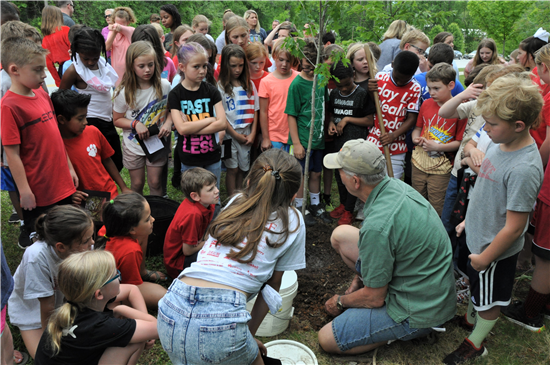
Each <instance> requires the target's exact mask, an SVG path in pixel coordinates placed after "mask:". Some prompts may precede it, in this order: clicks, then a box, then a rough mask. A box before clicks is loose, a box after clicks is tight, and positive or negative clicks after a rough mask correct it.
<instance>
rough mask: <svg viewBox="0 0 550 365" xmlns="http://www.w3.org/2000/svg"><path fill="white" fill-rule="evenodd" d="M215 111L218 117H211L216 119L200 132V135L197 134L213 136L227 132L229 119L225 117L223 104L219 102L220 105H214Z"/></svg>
mask: <svg viewBox="0 0 550 365" xmlns="http://www.w3.org/2000/svg"><path fill="white" fill-rule="evenodd" d="M214 109H215V110H216V117H211V118H213V119H214V120H213V121H212V123H211V124H209V125H208V126H206V127H204V128H202V129H201V130H200V131H199V133H196V134H212V133H216V132H221V131H225V126H226V124H227V118H226V117H225V109H224V108H223V104H222V102H221V101H218V103H217V104H216V105H214ZM207 119H210V118H207Z"/></svg>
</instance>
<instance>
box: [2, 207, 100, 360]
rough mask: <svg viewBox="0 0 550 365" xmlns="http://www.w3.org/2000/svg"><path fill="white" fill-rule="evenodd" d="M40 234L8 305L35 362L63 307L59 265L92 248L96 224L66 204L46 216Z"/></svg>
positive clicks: (26, 257)
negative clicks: (52, 321)
mask: <svg viewBox="0 0 550 365" xmlns="http://www.w3.org/2000/svg"><path fill="white" fill-rule="evenodd" d="M36 231H37V232H38V241H36V242H35V243H34V244H33V245H32V246H31V247H29V248H28V249H27V250H26V251H25V253H24V254H23V259H22V260H21V263H20V264H19V266H18V267H17V271H16V272H15V275H14V280H15V286H14V290H13V293H12V296H11V297H10V299H9V304H8V314H9V316H10V321H11V323H12V324H13V325H15V326H17V327H19V329H20V330H21V337H22V338H23V342H25V347H26V348H27V350H28V351H29V354H30V355H31V356H32V358H33V359H34V357H35V356H34V355H35V352H36V348H37V347H38V342H39V341H40V336H42V332H43V331H44V330H45V329H46V325H47V323H48V318H49V317H50V315H51V312H52V311H53V310H54V309H55V308H58V307H59V306H61V305H62V304H63V294H62V293H61V292H60V290H59V287H58V285H57V284H58V281H57V268H58V265H59V263H60V262H62V261H63V260H64V259H66V258H67V257H68V256H69V255H71V254H72V253H75V252H81V251H88V250H90V249H91V247H92V245H93V244H94V240H93V238H92V236H93V233H94V225H93V222H92V218H91V217H90V216H89V215H88V214H87V213H86V212H85V211H84V210H82V209H79V208H76V207H73V206H70V205H66V206H58V207H54V208H52V209H50V210H49V211H48V213H46V214H42V215H41V216H40V217H39V218H38V220H37V221H36Z"/></svg>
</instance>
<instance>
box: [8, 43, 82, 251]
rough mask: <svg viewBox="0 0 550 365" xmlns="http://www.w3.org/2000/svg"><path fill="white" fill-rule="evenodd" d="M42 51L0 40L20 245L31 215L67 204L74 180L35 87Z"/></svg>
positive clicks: (41, 76) (49, 109) (26, 242)
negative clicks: (21, 225) (19, 211)
mask: <svg viewBox="0 0 550 365" xmlns="http://www.w3.org/2000/svg"><path fill="white" fill-rule="evenodd" d="M46 53H47V50H45V49H43V48H42V47H40V46H39V45H37V44H36V43H35V42H33V41H31V40H29V39H25V38H10V39H6V40H4V41H3V42H2V67H3V69H4V70H6V72H7V73H8V75H9V76H10V79H11V83H12V84H11V87H10V89H9V91H8V92H7V93H6V94H5V95H4V97H3V98H2V112H1V113H2V115H1V119H2V144H3V146H4V149H5V153H6V157H7V160H8V164H9V166H10V170H11V173H12V175H13V179H14V181H15V184H16V186H17V188H18V190H19V194H20V197H21V198H20V199H21V208H22V209H23V219H24V224H25V227H26V229H25V230H22V231H21V235H20V239H19V244H20V245H21V246H22V247H28V246H30V245H31V244H32V241H31V240H30V238H29V235H30V234H31V233H32V232H34V221H35V220H36V218H37V217H38V216H39V215H40V214H42V213H44V212H45V211H47V210H48V209H49V208H51V207H52V206H53V205H58V204H70V203H71V195H72V194H73V193H74V192H75V191H76V189H75V185H77V183H78V178H77V177H76V174H75V172H74V170H73V169H72V165H70V161H69V160H68V158H67V153H66V152H65V148H64V146H63V140H62V139H61V135H60V134H59V129H58V128H57V123H56V120H55V114H54V111H53V106H52V103H51V101H50V98H49V97H48V95H47V94H46V93H45V92H44V91H43V90H42V89H40V86H41V85H42V84H43V83H44V80H45V79H46V73H45V68H46V57H45V54H46ZM39 122H40V123H39ZM44 171H46V173H44ZM53 171H55V173H52V172H53ZM75 183H76V184H75Z"/></svg>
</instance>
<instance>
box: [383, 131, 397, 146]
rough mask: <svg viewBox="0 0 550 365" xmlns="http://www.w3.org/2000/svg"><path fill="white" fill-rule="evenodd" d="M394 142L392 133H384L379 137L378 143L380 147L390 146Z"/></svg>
mask: <svg viewBox="0 0 550 365" xmlns="http://www.w3.org/2000/svg"><path fill="white" fill-rule="evenodd" d="M394 140H395V137H394V135H393V133H386V134H383V135H381V136H380V143H382V146H386V145H389V144H392V143H393V141H394Z"/></svg>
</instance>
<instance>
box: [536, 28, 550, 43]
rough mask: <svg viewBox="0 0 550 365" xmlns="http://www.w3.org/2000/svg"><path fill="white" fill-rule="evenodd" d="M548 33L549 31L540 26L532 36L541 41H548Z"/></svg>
mask: <svg viewBox="0 0 550 365" xmlns="http://www.w3.org/2000/svg"><path fill="white" fill-rule="evenodd" d="M549 35H550V33H548V32H547V31H545V30H544V29H542V27H540V28H539V29H537V31H536V32H535V35H534V36H533V37H535V38H538V39H540V40H541V41H545V42H546V43H548V36H549Z"/></svg>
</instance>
